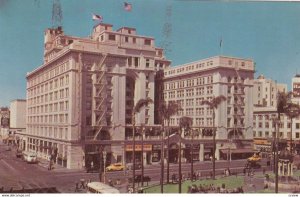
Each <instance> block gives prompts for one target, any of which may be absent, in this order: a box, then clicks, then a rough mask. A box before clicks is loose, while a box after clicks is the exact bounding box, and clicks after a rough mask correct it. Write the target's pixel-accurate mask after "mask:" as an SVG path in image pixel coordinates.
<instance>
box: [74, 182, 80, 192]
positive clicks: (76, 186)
mask: <svg viewBox="0 0 300 197" xmlns="http://www.w3.org/2000/svg"><path fill="white" fill-rule="evenodd" d="M75 192H79V184H78V182H76V183H75Z"/></svg>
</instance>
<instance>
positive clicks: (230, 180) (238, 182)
mask: <svg viewBox="0 0 300 197" xmlns="http://www.w3.org/2000/svg"><path fill="white" fill-rule="evenodd" d="M216 178H217V179H216V180H210V179H208V180H198V181H194V182H191V181H184V182H183V183H182V186H181V188H182V193H187V190H188V186H191V185H193V184H196V185H197V186H199V185H200V184H201V185H210V184H212V183H213V184H214V186H215V187H221V185H222V183H225V186H226V188H227V189H232V188H236V187H240V186H243V185H244V178H243V177H241V176H238V177H235V176H229V177H222V178H221V177H216ZM144 191H145V193H160V185H157V186H153V187H148V188H146V189H145V190H144ZM164 193H178V184H166V185H164Z"/></svg>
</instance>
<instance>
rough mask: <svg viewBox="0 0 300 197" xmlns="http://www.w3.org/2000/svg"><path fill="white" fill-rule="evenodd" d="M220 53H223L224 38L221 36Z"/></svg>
mask: <svg viewBox="0 0 300 197" xmlns="http://www.w3.org/2000/svg"><path fill="white" fill-rule="evenodd" d="M220 55H223V38H222V37H221V38H220Z"/></svg>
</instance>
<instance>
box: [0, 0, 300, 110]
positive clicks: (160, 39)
mask: <svg viewBox="0 0 300 197" xmlns="http://www.w3.org/2000/svg"><path fill="white" fill-rule="evenodd" d="M53 1H54V0H0V69H1V70H2V72H0V92H1V94H0V106H8V105H9V102H10V101H11V100H13V99H17V98H25V97H26V73H27V72H29V71H32V70H33V69H35V68H36V67H38V66H39V65H41V64H42V60H43V39H44V38H43V35H44V30H45V29H46V28H48V27H52V26H53V23H52V20H51V19H52V3H53ZM129 2H130V3H132V6H133V9H132V11H131V12H125V11H124V10H123V3H124V1H120V0H60V4H61V8H62V15H63V20H62V25H63V28H64V31H65V34H68V35H75V36H82V37H86V36H88V35H89V34H90V32H91V30H92V27H93V25H94V22H93V21H92V17H91V16H92V13H95V14H99V15H102V16H103V18H104V21H103V22H105V23H110V24H113V25H114V29H115V30H116V29H118V28H119V27H122V26H129V27H135V28H136V29H137V32H138V34H141V35H146V36H151V37H154V38H155V39H156V45H157V46H162V44H163V43H169V47H168V52H167V58H168V59H170V60H171V61H172V65H173V66H174V65H178V64H183V63H188V62H191V61H196V60H199V59H203V58H207V57H211V56H215V55H220V53H221V52H222V54H223V55H227V56H235V57H242V58H251V59H253V60H254V61H255V62H256V70H257V72H256V74H255V76H256V77H257V76H258V75H259V74H264V75H265V76H266V77H268V78H272V79H273V80H277V82H279V83H286V84H288V86H289V87H290V84H291V78H292V77H293V76H294V75H295V74H296V71H297V68H298V72H299V73H300V66H299V65H300V22H299V21H300V3H298V2H237V1H212V2H209V1H196V0H190V1H180V0H176V1H175V0H174V1H171V0H130V1H129ZM167 10H171V12H169V13H170V14H169V15H167V14H166V13H167ZM168 24H169V25H170V26H171V32H170V34H169V36H168V37H166V36H165V35H166V34H164V33H163V28H164V26H165V25H168ZM221 38H222V43H223V44H222V50H220V45H219V43H220V39H221Z"/></svg>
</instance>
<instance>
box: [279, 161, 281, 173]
mask: <svg viewBox="0 0 300 197" xmlns="http://www.w3.org/2000/svg"><path fill="white" fill-rule="evenodd" d="M280 169H281V161H278V176H281V170H280Z"/></svg>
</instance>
